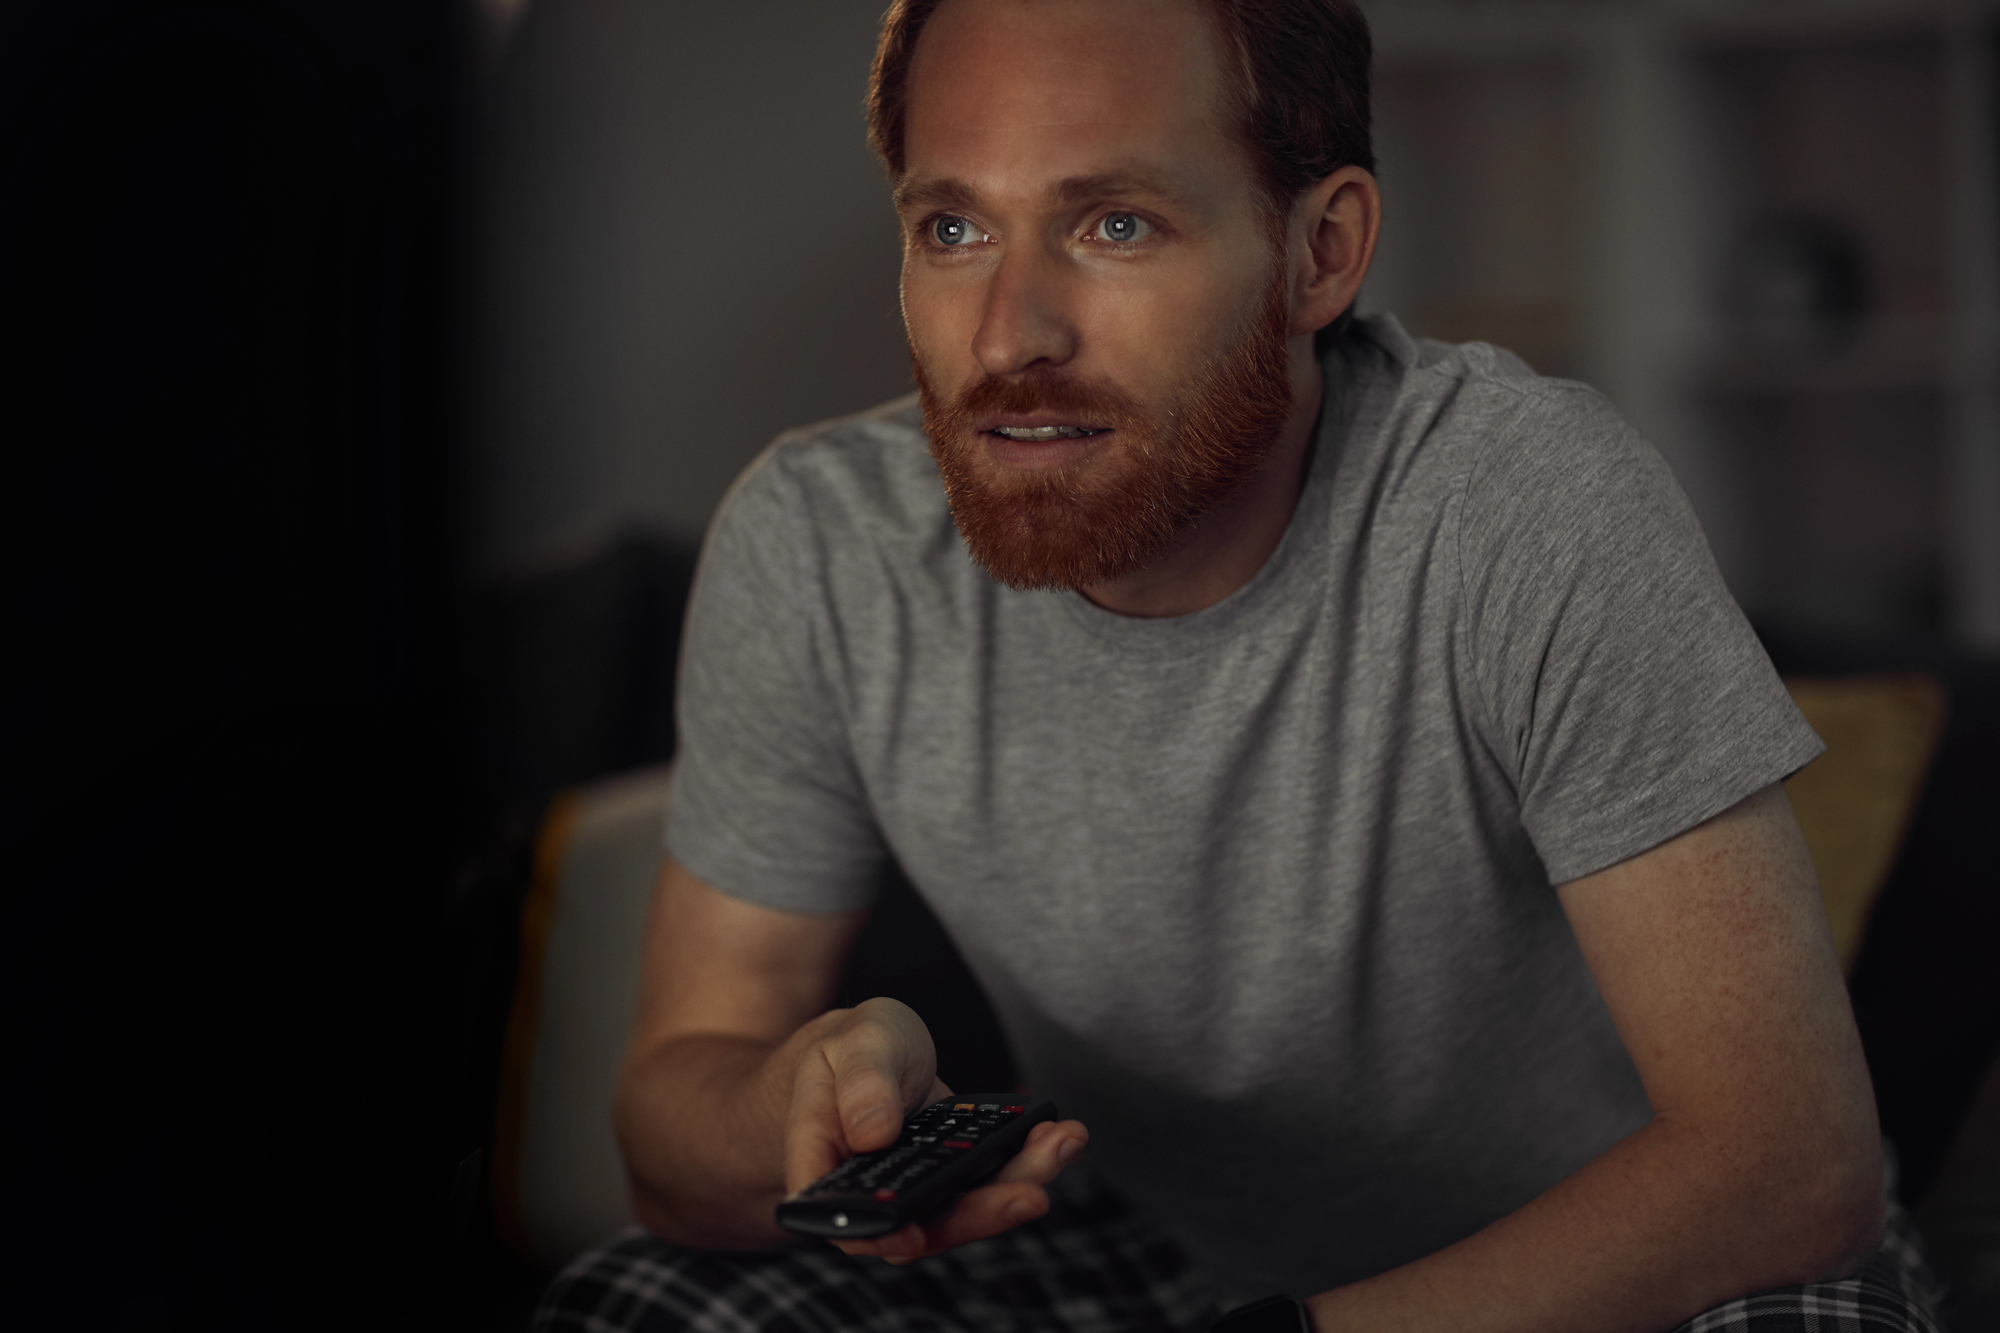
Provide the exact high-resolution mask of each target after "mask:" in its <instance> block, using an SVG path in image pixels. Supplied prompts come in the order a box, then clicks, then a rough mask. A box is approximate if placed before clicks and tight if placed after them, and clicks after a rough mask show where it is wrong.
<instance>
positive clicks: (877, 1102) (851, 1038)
mask: <svg viewBox="0 0 2000 1333" xmlns="http://www.w3.org/2000/svg"><path fill="white" fill-rule="evenodd" d="M854 1018H855V1021H854V1022H853V1023H850V1024H849V1025H847V1026H846V1027H844V1028H842V1029H841V1031H840V1032H839V1033H837V1034H835V1035H834V1036H833V1037H831V1038H829V1039H828V1040H827V1041H826V1042H825V1043H824V1048H825V1051H826V1058H827V1063H828V1064H829V1065H831V1066H832V1069H833V1077H834V1083H835V1093H834V1095H835V1100H836V1101H837V1103H838V1105H839V1108H840V1125H841V1131H842V1135H843V1137H844V1139H845V1140H846V1145H847V1148H848V1149H849V1151H852V1152H869V1151H872V1150H874V1149H877V1148H886V1147H888V1146H889V1144H891V1143H893V1142H894V1141H895V1138H896V1135H897V1133H898V1132H899V1131H900V1130H901V1129H902V1127H903V1113H904V1112H905V1111H908V1110H912V1109H914V1108H915V1107H917V1106H918V1105H921V1104H922V1101H923V1094H924V1092H925V1091H927V1090H928V1089H929V1088H930V1087H931V1085H932V1084H934V1083H935V1082H936V1081H937V1074H936V1071H937V1054H936V1051H935V1049H934V1048H933V1047H932V1045H931V1036H930V1031H929V1029H927V1028H925V1027H924V1024H923V1020H922V1019H920V1018H918V1017H917V1015H916V1014H915V1012H914V1011H912V1010H911V1009H910V1007H909V1006H908V1005H905V1004H902V1003H899V1002H898V1001H895V1000H886V999H875V1000H868V1001H866V1002H864V1003H862V1004H859V1005H857V1006H855V1008H854Z"/></svg>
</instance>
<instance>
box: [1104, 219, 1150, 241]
mask: <svg viewBox="0 0 2000 1333" xmlns="http://www.w3.org/2000/svg"><path fill="white" fill-rule="evenodd" d="M1094 230H1095V234H1096V235H1097V236H1099V237H1101V238H1102V239H1104V240H1107V241H1116V242H1118V243H1120V244H1129V243H1130V242H1132V241H1143V240H1145V239H1146V237H1148V236H1150V235H1152V234H1153V224H1152V223H1150V222H1148V221H1146V220H1145V219H1144V218H1142V217H1138V216H1136V215H1134V214H1131V213H1106V214H1105V215H1104V219H1103V220H1102V221H1101V222H1099V223H1098V224H1097V226H1096V228H1095V229H1094Z"/></svg>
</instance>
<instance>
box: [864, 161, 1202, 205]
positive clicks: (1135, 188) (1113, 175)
mask: <svg viewBox="0 0 2000 1333" xmlns="http://www.w3.org/2000/svg"><path fill="white" fill-rule="evenodd" d="M1115 194H1124V195H1132V194H1146V195H1152V196H1154V197H1155V198H1159V199H1164V200H1166V201H1168V202H1170V203H1180V204H1184V203H1187V202H1188V199H1187V196H1186V194H1185V193H1183V192H1182V191H1181V190H1179V189H1176V188H1175V187H1174V186H1173V185H1171V184H1169V183H1168V182H1167V181H1166V179H1165V178H1163V177H1161V176H1158V175H1155V174H1154V173H1152V172H1149V171H1144V170H1140V169H1135V168H1129V167H1127V168H1120V169H1116V170H1112V171H1101V172H1097V173H1096V174H1094V175H1090V176H1071V177H1068V178H1067V179H1064V180H1060V181H1057V182H1056V183H1055V184H1054V185H1052V186H1050V187H1049V190H1048V198H1049V201H1050V202H1051V203H1056V204H1075V203H1081V202H1084V201H1086V200H1089V199H1093V198H1097V197H1100V196H1103V195H1115ZM893 197H894V203H895V207H896V211H897V212H899V213H908V212H912V211H914V210H917V209H929V208H962V209H966V210H968V211H970V210H972V209H975V208H977V207H978V204H979V195H978V192H977V191H975V190H974V189H973V188H972V187H971V186H970V185H967V184H966V183H965V182H964V181H960V180H954V179H952V178H951V177H948V176H925V177H918V178H914V179H912V178H907V177H906V178H905V179H904V180H903V182H902V183H901V184H900V185H898V186H897V187H896V189H895V193H894V196H893Z"/></svg>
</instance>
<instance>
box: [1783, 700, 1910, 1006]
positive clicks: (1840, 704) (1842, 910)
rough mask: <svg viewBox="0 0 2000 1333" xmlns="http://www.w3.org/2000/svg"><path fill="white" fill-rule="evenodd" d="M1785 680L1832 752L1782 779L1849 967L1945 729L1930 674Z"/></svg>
mask: <svg viewBox="0 0 2000 1333" xmlns="http://www.w3.org/2000/svg"><path fill="white" fill-rule="evenodd" d="M1785 686H1786V688H1787V689H1789V690H1790V691H1791V692H1792V698H1793V700H1794V701H1795V702H1797V704H1798V706H1799V711H1801V712H1803V713H1804V714H1805V715H1806V721H1808V722H1810V723H1812V727H1813V730H1814V731H1817V732H1818V733H1819V735H1820V739H1821V740H1823V741H1825V742H1826V753H1825V754H1823V755H1821V756H1820V757H1819V758H1818V759H1815V760H1814V761H1813V762H1812V763H1810V764H1808V765H1806V766H1805V768H1803V769H1801V770H1800V771H1799V772H1798V773H1797V774H1796V775H1795V776H1793V778H1792V779H1791V780H1790V781H1789V782H1787V783H1786V784H1785V794H1786V795H1787V796H1789V797H1790V798H1791V802H1792V809H1793V810H1794V811H1795V812H1796V813H1797V814H1798V817H1799V827H1800V828H1801V829H1803V830H1804V831H1805V835H1806V845H1807V847H1809V848H1810V849H1811V850H1812V859H1813V869H1814V870H1816V871H1818V873H1819V887H1820V893H1821V895H1822V896H1823V897H1824V898H1825V899H1826V914H1827V918H1828V920H1829V921H1830V922H1831V923H1832V925H1833V942H1834V945H1835V947H1836V948H1838V949H1839V951H1840V965H1841V968H1842V969H1843V970H1844V971H1852V970H1853V968H1854V960H1855V957H1856V956H1857V955H1858V954H1859V953H1860V952H1861V938H1862V934H1863V932H1864V931H1866V929H1867V926H1868V914H1869V912H1870V911H1871V910H1872V909H1873V907H1874V905H1875V898H1876V895H1877V894H1879V893H1881V891H1882V885H1883V884H1884V882H1886V881H1887V880H1888V878H1889V871H1890V869H1891V867H1893V866H1894V865H1895V862H1896V853H1897V851H1898V850H1899V849H1900V848H1901V847H1902V844H1903V835H1904V834H1905V833H1907V832H1908V831H1909V825H1910V817H1911V815H1912V814H1914V813H1915V811H1916V808H1917V798H1918V797H1919V796H1920V795H1921V794H1922V793H1923V788H1924V778H1925V776H1926V775H1927V774H1928V773H1929V772H1930V766H1931V760H1932V758H1933V757H1934V756H1935V754H1936V752H1937V744H1938V738H1939V736H1941V735H1942V734H1943V731H1944V716H1945V696H1944V688H1943V687H1942V686H1940V685H1939V684H1938V682H1937V681H1936V680H1935V679H1933V678H1932V677H1930V676H1924V675H1900V676H1846V677H1834V678H1813V677H1791V678H1788V679H1787V680H1786V681H1785Z"/></svg>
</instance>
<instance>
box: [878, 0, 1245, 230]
mask: <svg viewBox="0 0 2000 1333" xmlns="http://www.w3.org/2000/svg"><path fill="white" fill-rule="evenodd" d="M1224 88H1225V84H1224V80H1223V76H1222V67H1221V63H1220V60H1219V59H1218V52H1217V44H1216V40H1215V30H1214V27H1213V25H1212V23H1211V22H1210V21H1209V19H1208V17H1207V15H1206V14H1205V13H1204V12H1203V9H1202V7H1201V6H1200V5H1199V4H1198V3H1197V2H1196V0H946V3H945V4H944V5H942V6H940V8H939V9H938V11H937V13H936V14H935V15H933V16H932V18H931V20H930V22H929V23H928V24H926V25H925V27H924V30H923V32H922V34H921V35H920V36H919V37H918V39H917V48H916V51H915V53H914V56H913V58H912V60H911V64H910V72H909V83H908V87H907V102H906V118H905V121H904V141H903V147H904V165H905V173H906V179H909V180H918V179H925V178H950V179H953V180H956V181H962V182H965V183H966V184H968V185H970V186H971V187H973V188H974V189H976V190H978V191H980V192H981V193H990V194H1007V193H1010V192H1014V191H1022V192H1026V191H1029V190H1033V189H1040V188H1042V186H1043V185H1044V184H1045V183H1046V182H1048V181H1050V180H1056V179H1062V178H1066V177H1078V176H1088V175H1093V174H1101V173H1104V172H1107V171H1133V170H1137V171H1140V172H1143V173H1146V174H1150V175H1161V176H1170V177H1173V178H1176V179H1178V180H1180V181H1181V182H1182V183H1184V184H1190V183H1192V182H1193V181H1194V180H1196V179H1199V178H1202V177H1208V176H1216V175H1222V176H1229V177H1234V176H1238V175H1241V174H1243V171H1244V162H1243V155H1242V152H1241V149H1240V148H1239V147H1238V146H1237V144H1236V143H1235V141H1234V140H1233V139H1232V138H1231V136H1230V135H1229V134H1227V133H1226V132H1225V129H1224V110H1223V107H1224V100H1223V95H1222V94H1223V91H1224Z"/></svg>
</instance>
